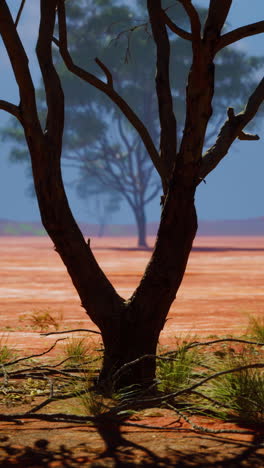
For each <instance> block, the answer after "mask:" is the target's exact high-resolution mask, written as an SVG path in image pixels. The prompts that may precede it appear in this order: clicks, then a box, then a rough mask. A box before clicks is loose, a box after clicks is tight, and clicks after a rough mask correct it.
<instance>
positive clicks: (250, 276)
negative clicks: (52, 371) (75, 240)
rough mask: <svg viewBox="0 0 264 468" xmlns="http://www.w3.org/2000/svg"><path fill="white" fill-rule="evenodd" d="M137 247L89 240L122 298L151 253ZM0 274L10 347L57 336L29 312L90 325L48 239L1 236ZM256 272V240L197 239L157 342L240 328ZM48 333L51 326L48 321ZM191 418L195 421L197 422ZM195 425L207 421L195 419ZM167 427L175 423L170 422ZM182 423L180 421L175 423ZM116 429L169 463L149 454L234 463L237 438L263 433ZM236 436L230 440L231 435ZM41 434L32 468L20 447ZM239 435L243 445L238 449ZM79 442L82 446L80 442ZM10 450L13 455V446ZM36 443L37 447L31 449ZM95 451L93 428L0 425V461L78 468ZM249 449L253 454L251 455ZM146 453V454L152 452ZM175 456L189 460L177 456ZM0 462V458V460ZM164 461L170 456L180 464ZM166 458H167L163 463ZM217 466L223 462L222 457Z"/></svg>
mask: <svg viewBox="0 0 264 468" xmlns="http://www.w3.org/2000/svg"><path fill="white" fill-rule="evenodd" d="M153 242H154V239H150V241H149V243H150V245H153ZM135 244H136V241H135V239H134V238H104V239H92V241H91V246H92V248H93V251H94V254H95V256H96V258H97V260H98V261H99V264H100V265H101V267H102V268H103V270H104V271H105V272H106V274H107V275H108V277H109V278H110V280H111V281H112V283H113V284H114V286H115V287H116V288H117V290H118V292H119V294H121V295H122V296H123V297H125V298H128V297H129V296H130V295H131V293H132V292H133V290H134V288H135V287H136V286H137V284H138V282H139V280H140V277H141V275H142V273H143V271H144V268H145V266H146V264H147V261H148V259H149V257H150V254H151V252H150V251H142V250H137V249H136V248H135ZM0 276H1V283H0V297H1V300H0V314H1V321H2V330H3V333H2V338H1V340H2V342H3V343H5V342H6V343H7V344H9V345H11V346H13V347H15V349H16V350H17V351H19V352H21V353H22V352H23V355H26V354H31V353H32V352H41V351H43V350H45V349H47V348H48V347H49V346H51V345H52V344H53V343H54V340H55V338H54V336H49V337H41V338H40V337H39V331H40V330H39V329H36V330H34V329H32V327H31V326H30V322H29V320H28V318H27V317H28V316H30V315H31V314H35V315H37V314H38V313H39V312H43V311H48V312H50V313H51V315H53V316H54V317H57V320H58V322H59V324H60V330H64V329H72V328H90V329H94V330H96V327H95V325H93V323H92V322H91V321H90V320H89V318H88V317H87V316H86V314H85V312H84V310H83V309H82V308H81V307H80V300H79V298H78V296H77V294H76V292H75V290H74V288H73V286H72V283H71V281H70V279H69V277H68V275H67V272H66V270H65V267H64V265H63V264H62V262H61V260H60V258H59V256H58V255H57V254H56V253H55V251H54V250H53V246H52V244H51V242H50V240H49V239H48V238H33V237H31V238H29V237H28V238H26V237H25V238H14V237H12V238H8V237H1V238H0ZM263 279H264V238H261V237H239V238H238V237H221V238H220V237H200V238H197V239H196V241H195V244H194V249H193V252H192V254H191V257H190V260H189V264H188V268H187V272H186V275H185V278H184V281H183V284H182V286H181V288H180V291H179V293H178V295H177V299H176V301H175V302H174V303H173V305H172V307H171V311H170V313H169V316H168V321H167V323H166V327H165V329H164V331H163V332H162V334H161V338H160V343H161V344H162V345H170V346H173V344H174V342H175V337H179V336H180V337H183V336H186V335H188V334H189V335H194V334H197V335H200V336H208V335H226V334H241V333H242V332H243V331H245V330H246V327H247V323H248V316H249V315H259V316H260V315H262V314H263V310H264V307H263V306H264V290H263ZM25 316H26V318H25ZM50 331H53V329H52V328H51V329H50ZM64 336H65V335H64ZM91 340H93V341H94V342H97V341H98V337H97V335H92V336H91ZM99 341H100V339H99ZM61 346H62V345H61V342H60V343H58V345H57V347H56V349H57V351H56V350H54V351H53V353H55V352H58V351H59V352H60V350H61ZM173 421H175V415H172V414H169V413H167V414H166V412H165V413H164V411H163V413H161V414H160V416H159V415H156V417H151V416H147V417H146V416H143V417H142V420H140V421H138V422H139V423H146V424H151V425H162V426H163V425H166V424H170V423H172V422H173ZM194 422H197V423H198V424H201V420H200V419H198V420H197V421H195V420H194ZM181 423H182V421H181ZM202 423H203V424H204V423H205V422H204V421H202ZM175 425H176V426H177V423H175ZM186 426H187V425H186V424H185V423H183V426H182V428H183V429H184V428H185V427H186ZM206 426H207V427H209V428H213V429H218V428H219V427H223V424H220V425H219V422H216V421H207V422H206ZM224 427H225V428H227V429H228V428H230V427H235V426H233V425H227V424H225V425H224ZM124 430H125V432H124V434H125V437H126V438H128V439H129V440H132V441H133V443H137V444H140V446H141V447H147V448H148V450H151V451H153V452H155V453H156V452H157V448H158V447H159V450H158V454H159V457H160V456H162V457H163V456H165V455H166V456H168V453H169V458H168V460H169V461H168V463H167V465H166V463H165V462H163V461H162V460H161V459H157V460H156V461H154V464H153V465H151V466H205V465H204V464H203V462H204V463H205V462H206V463H208V464H207V465H206V466H213V465H211V464H210V463H211V462H212V463H213V462H215V461H216V460H220V461H223V460H224V459H225V457H227V459H230V464H228V462H227V464H226V465H225V466H230V467H231V466H242V465H240V464H239V460H240V459H243V451H244V452H245V457H247V456H248V453H249V452H250V450H249V449H248V448H247V445H244V446H243V443H244V444H247V443H248V442H250V441H254V438H255V440H257V439H258V438H259V437H262V436H259V435H257V436H256V435H246V436H236V437H235V436H230V435H229V436H225V439H224V440H223V439H222V438H221V437H213V438H212V437H209V436H203V437H202V438H201V436H199V435H194V434H192V435H190V433H187V434H185V433H182V432H181V433H166V432H163V431H161V432H157V431H144V430H142V429H141V430H140V431H139V430H137V429H135V430H133V429H132V428H131V429H129V430H128V429H126V428H124ZM6 436H7V438H6ZM87 437H88V439H87ZM234 437H235V439H236V441H237V442H236V441H235V442H232V440H233V439H234ZM43 438H45V439H49V444H50V445H49V446H48V448H46V449H45V450H46V452H45V450H44V449H43V450H44V451H43V450H42V449H39V448H38V447H37V446H36V447H35V448H33V449H32V450H33V451H32V450H31V449H30V450H31V452H30V454H31V455H30V457H31V458H32V457H33V458H34V456H36V457H37V460H42V458H41V457H42V455H43V460H42V461H43V465H41V464H38V463H37V462H36V463H35V464H34V465H31V463H29V462H28V461H26V462H25V461H23V460H28V459H27V458H25V457H26V456H27V453H28V452H27V449H25V446H29V445H30V446H31V447H32V444H33V445H34V443H33V442H34V441H35V440H37V439H43ZM261 440H262V439H261ZM238 441H240V442H239V443H240V444H242V445H240V446H238ZM86 443H88V445H87V447H86V448H85V449H84V444H86ZM12 444H13V445H14V444H18V445H16V447H17V448H15V449H14V456H13V455H12V453H11V455H9V454H7V452H6V450H7V449H6V448H3V449H1V447H7V446H9V445H12ZM19 444H20V445H19ZM21 444H22V445H21ZM60 444H66V445H67V447H68V448H69V449H70V450H72V456H73V458H72V459H71V455H70V452H69V455H68V460H67V462H68V463H71V464H70V465H66V464H65V465H64V464H63V463H64V462H63V461H62V462H58V460H62V459H63V457H62V456H61V458H60V455H58V453H57V452H56V450H58V447H59V445H60ZM82 444H83V445H82ZM223 446H224V447H225V448H224V453H223V452H222V447H223ZM175 447H176V448H177V449H176V448H175ZM10 450H11V452H12V449H10ZM41 450H42V452H43V453H42V452H41V453H40V452H39V451H41ZM48 450H51V452H52V456H51V458H50V460H51V462H50V463H49V464H48V465H47V463H46V461H45V460H46V459H47V456H48V455H47V453H48ZM54 450H55V452H56V453H57V455H56V453H55V452H54ZM102 450H103V444H102V441H101V440H100V438H99V436H98V434H97V433H96V432H95V431H93V430H92V429H88V428H87V427H84V426H81V425H80V426H76V425H68V424H59V425H58V424H56V423H45V422H40V421H27V422H25V424H24V425H23V426H14V425H13V424H12V423H2V424H1V426H0V466H5V467H6V466H14V465H15V466H21V467H22V466H54V467H55V466H79V465H80V464H83V466H90V462H91V460H94V459H95V458H96V457H97V456H98V454H99V453H101V452H102ZM139 450H142V449H139ZM263 451H264V450H263V449H259V448H257V446H256V450H255V451H254V450H251V452H250V453H251V455H252V456H253V458H254V456H256V457H257V458H256V463H257V464H256V465H254V464H252V465H247V464H246V463H245V464H243V466H262V465H261V462H260V461H259V460H260V459H261V458H259V457H261V456H263ZM143 452H144V450H143ZM143 452H142V453H143ZM178 452H179V453H178ZM187 452H188V453H187ZM255 452H256V453H257V452H258V453H257V455H256V453H255ZM54 453H55V455H54ZM135 453H136V454H134V455H135V457H134V458H133V461H136V462H137V458H136V457H137V456H139V455H137V453H138V452H137V451H136V452H135ZM142 453H141V455H142ZM32 454H33V455H34V456H33V455H32ZM188 454H189V455H188ZM261 454H262V455H261ZM141 455H140V456H141ZM143 455H144V453H143ZM143 455H142V456H143ZM251 455H250V456H251ZM144 456H145V455H144ZM146 456H147V457H148V458H149V456H150V455H149V454H147V455H146ZM183 456H184V457H187V458H184V459H183V458H181V457H183ZM189 456H190V458H188V457H189ZM199 456H200V458H199ZM12 457H13V458H12ZM23 457H24V458H23ZM45 457H46V458H45ZM78 457H79V458H78ZM82 457H83V458H82ZM85 457H86V458H85ZM122 457H123V455H122V456H121V458H120V460H121V461H122V460H123V458H122ZM197 457H198V458H197ZM228 457H229V458H228ZM236 457H238V458H237V459H236ZM239 457H240V458H239ZM241 457H242V458H241ZM33 458H32V460H33ZM66 458H67V457H66ZM143 458H144V457H143ZM143 458H142V457H141V458H138V460H141V461H138V463H139V466H142V463H143V461H142V460H143ZM245 459H246V458H245ZM1 460H4V461H3V464H1ZM21 460H22V461H21ZM63 460H64V459H63ZM78 460H79V461H78ZM160 460H161V461H160ZM172 460H178V462H177V463H179V465H176V461H172ZM180 460H182V461H180ZM104 461H105V459H104ZM112 461H113V460H112ZM220 461H219V464H217V466H218V467H220V466H222V465H221V464H220ZM169 462H170V463H172V465H169ZM27 463H28V464H27ZM39 463H40V462H39ZM60 463H61V464H60ZM96 463H99V462H98V461H97V462H96ZM107 463H108V462H107ZM113 463H115V462H113ZM124 463H125V464H124V466H127V465H126V462H124ZM159 463H161V464H160V465H159ZM162 463H165V464H162ZM174 463H175V464H174ZM183 463H185V464H183ZM188 463H190V464H188ZM195 463H196V465H195ZM199 463H201V465H199ZM223 463H226V462H224V461H223ZM232 463H235V464H234V465H233V464H232ZM94 466H95V465H94ZM96 466H117V465H115V464H113V465H112V464H111V460H110V461H109V464H106V465H104V464H102V465H100V463H99V464H96ZM120 466H122V465H120ZM133 466H134V465H133ZM223 466H224V465H223ZM263 466H264V461H263Z"/></svg>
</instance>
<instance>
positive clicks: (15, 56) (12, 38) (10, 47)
mask: <svg viewBox="0 0 264 468" xmlns="http://www.w3.org/2000/svg"><path fill="white" fill-rule="evenodd" d="M0 34H1V36H2V40H3V42H4V44H5V48H6V51H7V53H8V56H9V60H10V63H11V65H12V69H13V72H14V75H15V78H16V82H17V84H18V86H19V94H20V112H21V116H22V118H21V120H20V121H21V123H22V124H23V126H24V129H25V133H26V136H27V138H30V136H31V135H33V134H34V135H35V136H36V139H37V140H38V143H40V142H41V139H42V136H43V132H42V129H41V125H40V122H39V118H38V113H37V106H36V99H35V89H34V85H33V81H32V78H31V74H30V70H29V66H28V57H27V54H26V52H25V50H24V48H23V45H22V43H21V40H20V38H19V35H18V33H17V29H16V27H15V24H14V21H13V18H12V15H11V13H10V10H9V8H8V6H7V3H6V1H1V2H0ZM3 105H5V106H6V104H5V101H2V106H3ZM4 110H7V111H8V109H7V108H5V109H4ZM9 110H12V111H13V110H14V111H16V109H15V108H12V109H11V108H10V107H9ZM22 120H23V122H22Z"/></svg>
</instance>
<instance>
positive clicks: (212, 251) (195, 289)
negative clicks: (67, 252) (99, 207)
mask: <svg viewBox="0 0 264 468" xmlns="http://www.w3.org/2000/svg"><path fill="white" fill-rule="evenodd" d="M135 243H136V242H135V239H134V238H104V239H96V238H95V239H92V242H91V245H92V248H93V251H94V254H95V256H96V258H97V260H98V261H99V264H100V265H101V267H102V268H103V270H104V271H105V272H106V274H107V275H108V277H109V278H110V280H111V281H112V283H113V284H114V286H115V287H116V288H117V290H118V292H119V294H121V295H122V296H123V297H125V298H128V297H129V296H130V295H131V293H132V292H133V290H134V288H135V287H136V286H137V284H138V282H139V281H140V278H141V275H142V273H143V271H144V268H145V266H146V264H147V261H148V259H149V257H150V254H151V252H150V251H142V250H137V249H135V248H134V246H135ZM150 245H153V239H150ZM0 276H1V278H2V280H1V284H0V297H1V300H0V314H1V322H2V330H3V331H4V332H5V333H4V335H5V336H6V337H7V339H8V343H10V344H12V343H15V344H16V347H17V349H18V350H19V349H23V350H25V349H27V348H28V349H29V350H30V351H32V350H34V351H35V350H36V349H44V348H45V347H47V346H49V345H50V344H51V343H53V341H54V337H53V336H52V337H45V338H44V337H42V338H41V340H40V338H39V333H38V332H39V330H34V329H32V327H31V328H30V327H29V325H30V322H29V321H28V320H27V319H25V316H26V317H28V316H30V315H31V314H38V313H39V312H43V311H45V310H47V311H49V312H50V313H51V314H52V315H54V317H57V319H58V321H59V323H60V324H61V327H60V329H65V328H66V329H71V328H80V327H85V328H91V329H94V330H95V329H96V327H95V325H93V323H92V322H91V321H90V319H89V318H88V317H87V316H86V314H85V312H84V310H83V309H82V308H81V306H80V300H79V298H78V295H77V293H76V292H75V289H74V288H73V285H72V283H71V281H70V279H69V277H68V275H67V272H66V269H65V267H64V265H63V264H62V262H61V260H60V258H59V256H58V254H57V253H56V252H55V251H54V250H53V246H52V244H51V241H50V240H49V239H48V238H36V237H35V238H34V237H31V238H26V237H25V238H14V237H12V238H11V237H10V238H8V237H1V238H0ZM263 280H264V238H262V237H240V238H237V237H222V238H218V237H200V238H197V240H196V241H195V244H194V249H193V252H192V254H191V257H190V260H189V264H188V267H187V272H186V275H185V278H184V281H183V283H182V285H181V288H180V290H179V292H178V295H177V299H176V301H175V302H174V303H173V305H172V307H171V310H170V313H169V315H168V321H167V324H166V326H165V328H164V330H163V332H162V334H161V338H160V342H161V344H173V343H174V340H175V337H176V336H184V335H185V336H186V335H188V334H189V335H190V334H191V335H193V334H199V335H204V336H206V335H207V336H208V335H215V334H240V333H242V332H243V331H244V330H245V329H246V326H247V323H248V316H249V315H261V314H262V313H263V310H264V307H263V306H264V289H263ZM95 336H96V335H95Z"/></svg>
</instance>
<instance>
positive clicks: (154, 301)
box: [0, 0, 264, 385]
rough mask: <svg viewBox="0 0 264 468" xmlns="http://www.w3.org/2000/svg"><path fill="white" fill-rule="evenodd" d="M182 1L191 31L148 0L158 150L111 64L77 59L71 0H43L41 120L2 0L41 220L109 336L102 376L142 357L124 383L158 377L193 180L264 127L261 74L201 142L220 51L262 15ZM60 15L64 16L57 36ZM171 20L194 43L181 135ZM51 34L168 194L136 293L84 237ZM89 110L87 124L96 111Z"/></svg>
mask: <svg viewBox="0 0 264 468" xmlns="http://www.w3.org/2000/svg"><path fill="white" fill-rule="evenodd" d="M181 4H182V5H183V7H184V9H185V12H186V15H187V17H188V18H189V21H190V25H191V31H190V32H189V31H187V30H186V29H184V28H183V27H182V25H181V24H179V23H178V24H177V23H175V22H174V21H172V20H171V18H169V16H168V15H167V13H166V12H165V11H164V10H163V9H162V4H161V1H160V0H155V2H153V1H152V0H148V1H147V6H146V13H148V15H149V21H150V24H151V29H152V34H153V40H154V43H155V47H156V53H155V58H156V68H157V71H156V76H155V78H154V76H153V75H150V77H149V78H151V77H152V79H153V80H154V79H155V83H156V95H157V102H158V118H159V122H160V132H159V151H158V150H157V148H156V145H155V143H154V141H153V139H152V137H151V134H150V132H149V131H148V129H147V127H146V126H145V124H144V123H143V122H142V120H141V119H140V118H139V116H138V115H137V114H136V112H135V111H134V110H133V109H132V107H131V106H130V105H129V103H128V102H126V100H125V99H123V97H122V96H121V95H120V94H119V93H118V92H117V90H116V88H115V81H114V78H113V76H112V74H111V71H110V69H109V68H108V67H107V66H106V65H105V64H103V63H102V62H101V61H97V64H98V65H99V67H100V68H101V70H102V71H103V72H104V74H105V78H104V80H102V79H100V78H98V77H97V76H96V75H95V74H93V73H91V72H90V71H88V70H86V69H85V68H84V67H82V66H79V65H78V64H76V63H75V62H74V60H73V58H72V57H71V54H70V52H69V49H68V40H67V24H66V13H65V2H64V0H40V14H41V19H40V28H39V35H38V40H37V47H36V52H37V57H38V61H39V65H40V70H41V73H42V77H43V82H44V87H45V96H46V104H47V113H46V119H45V125H44V128H42V126H41V122H40V118H39V114H38V110H37V105H36V98H35V89H34V85H33V82H32V78H31V74H30V70H29V67H28V58H27V55H26V53H25V51H24V49H23V46H22V43H21V41H20V38H19V35H18V31H17V27H16V26H17V20H16V19H14V18H13V17H12V15H11V13H10V11H9V8H8V5H7V2H6V1H5V0H2V1H1V2H0V33H1V36H2V39H3V43H4V45H5V48H6V50H7V53H8V56H9V60H10V63H11V65H12V68H13V71H14V75H15V78H16V82H17V84H18V87H19V94H20V102H19V104H13V103H11V102H8V101H5V100H1V101H0V108H1V109H3V110H5V111H6V112H9V113H10V114H12V115H13V116H14V117H16V119H17V120H18V121H19V122H20V123H21V125H22V127H23V130H24V134H25V139H26V141H27V144H28V148H29V152H30V156H31V162H32V173H33V177H34V184H35V190H36V194H37V198H38V203H39V208H40V213H41V218H42V222H43V225H44V227H45V229H46V230H47V232H48V234H49V236H50V237H51V239H52V241H53V242H54V245H55V248H56V250H57V252H58V253H59V255H60V257H61V259H62V260H63V262H64V264H65V266H66V268H67V271H68V273H69V275H70V277H71V279H72V281H73V284H74V286H75V288H76V290H77V292H78V294H79V296H80V299H81V303H82V306H83V307H84V309H85V310H86V311H87V313H88V315H89V316H90V318H91V319H92V320H93V321H94V323H95V324H96V325H97V326H98V327H99V329H100V331H101V334H102V339H103V343H104V359H103V366H102V370H101V374H100V382H101V383H104V382H105V380H107V379H109V378H111V376H113V373H115V370H116V369H120V367H121V366H123V364H125V363H128V362H131V361H135V363H134V365H133V366H130V367H129V368H127V372H123V373H120V374H119V381H118V385H132V384H137V385H148V384H149V383H150V382H153V379H155V360H154V359H152V358H148V359H146V357H144V356H147V355H153V354H155V353H156V347H157V343H158V338H159V335H160V332H161V330H162V328H163V326H164V324H165V321H166V317H167V314H168V312H169V309H170V306H171V303H172V302H173V300H174V299H175V296H176V293H177V291H178V288H179V286H180V284H181V281H182V278H183V275H184V272H185V268H186V264H187V261H188V257H189V254H190V251H191V248H192V243H193V239H194V237H195V234H196V230H197V217H196V210H195V200H194V199H195V191H196V188H197V186H198V185H199V184H200V183H201V181H202V180H203V179H204V178H205V177H206V176H207V174H209V173H210V172H211V171H212V170H213V169H215V168H216V166H217V165H218V163H219V162H220V161H221V160H222V159H223V158H224V157H225V156H226V154H227V153H228V151H229V148H230V147H231V145H232V143H233V142H234V140H235V139H236V138H239V139H240V140H256V139H259V137H258V136H257V135H253V134H249V133H246V132H245V131H244V128H245V127H246V125H247V124H248V123H249V122H250V121H251V120H252V119H253V118H254V116H255V115H256V113H257V111H258V109H259V107H260V105H261V104H262V102H263V100H264V78H262V79H261V80H260V82H259V84H258V85H257V86H256V88H255V89H254V90H253V91H252V92H251V94H250V95H249V96H248V98H245V107H244V109H243V110H242V111H241V112H238V113H237V111H235V109H234V108H233V107H229V108H228V110H227V118H226V120H225V122H224V123H223V125H222V127H221V128H220V129H219V132H218V136H217V138H216V141H215V142H214V144H213V145H212V146H211V147H210V148H209V149H208V150H207V151H206V152H205V153H204V152H203V146H204V141H205V136H206V131H207V129H208V127H209V122H210V120H211V118H212V115H213V108H212V103H213V96H214V89H215V73H214V70H215V64H214V60H215V58H216V56H217V54H218V53H219V52H220V50H222V49H224V48H225V47H226V46H228V45H230V44H232V43H234V42H236V41H238V40H240V39H242V38H244V37H247V36H250V35H252V34H258V33H263V32H264V22H263V21H259V22H257V23H255V24H253V25H252V24H250V25H247V26H242V27H241V28H238V29H236V30H234V31H230V32H226V33H222V29H223V26H224V24H225V21H226V18H227V15H228V12H229V10H230V7H231V5H232V0H222V1H221V2H219V1H218V0H210V4H209V7H208V14H207V18H206V21H205V23H204V25H202V24H201V20H200V17H199V15H198V12H197V10H196V8H195V7H194V5H193V4H192V2H191V1H190V0H181ZM56 18H58V26H59V27H58V35H57V37H56V35H55V34H56V32H55V22H56ZM167 28H169V30H171V31H173V34H176V35H179V36H180V37H181V38H183V39H184V40H186V41H188V42H190V43H191V46H192V63H191V66H190V72H189V75H188V79H187V87H186V112H185V122H184V129H183V135H182V137H181V138H180V139H179V138H178V135H177V120H176V115H177V108H176V109H175V111H176V112H175V111H174V108H173V99H172V89H171V86H170V77H169V66H170V61H171V60H172V57H171V51H170V34H169V33H168V29H167ZM53 42H54V43H55V44H56V46H57V47H58V48H59V51H60V54H61V56H62V58H63V60H64V63H65V65H66V67H67V68H68V69H69V71H70V72H71V73H73V74H75V75H76V76H78V77H79V78H80V79H81V80H83V81H84V82H86V83H88V84H90V85H91V86H92V87H95V88H96V89H97V90H100V91H101V92H102V93H104V94H105V95H106V96H108V98H109V100H110V101H112V102H113V103H114V104H115V105H116V106H117V107H118V108H119V110H120V111H121V112H122V113H123V114H124V116H125V117H126V118H127V119H128V121H129V122H130V124H131V125H132V126H133V127H134V128H135V131H137V133H138V135H139V136H140V138H141V140H142V144H143V145H144V147H145V148H146V150H147V151H148V154H149V157H150V159H151V161H152V163H153V165H154V166H155V169H156V171H157V173H158V174H159V177H160V179H161V183H162V187H163V193H164V195H163V206H162V214H161V220H160V226H159V230H158V234H157V239H156V243H155V248H154V251H153V253H152V256H151V259H150V261H149V263H148V265H147V267H146V271H145V273H144V275H143V277H142V279H141V282H140V284H139V286H138V287H137V289H136V290H135V291H134V293H133V294H132V296H131V297H130V299H129V300H125V299H123V298H122V297H120V296H119V295H118V294H117V292H116V291H115V289H114V288H113V286H112V284H111V283H110V281H109V280H108V279H107V277H106V276H105V274H104V273H103V271H102V270H101V269H100V267H99V265H98V263H97V261H96V259H95V257H94V255H93V253H92V250H91V246H90V242H88V244H87V243H86V242H85V239H84V238H83V236H82V234H81V232H80V230H79V228H78V226H77V224H76V222H75V220H74V218H73V215H72V213H71V210H70V207H69V204H68V201H67V197H66V193H65V189H64V185H63V180H62V175H61V153H62V139H63V132H64V95H63V90H62V86H61V80H60V77H59V74H58V72H57V71H56V68H55V66H54V62H53V55H52V43H53ZM150 72H151V71H150ZM216 89H217V87H216ZM85 117H86V122H87V125H89V115H85ZM178 140H179V141H178Z"/></svg>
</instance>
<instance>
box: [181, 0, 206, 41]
mask: <svg viewBox="0 0 264 468" xmlns="http://www.w3.org/2000/svg"><path fill="white" fill-rule="evenodd" d="M179 1H180V3H181V4H182V6H183V8H184V9H185V11H186V13H187V15H188V17H189V20H190V24H191V31H192V34H191V38H192V43H193V45H194V44H195V45H196V46H199V44H200V41H201V22H200V18H199V15H198V13H197V10H196V8H195V7H194V6H193V4H192V2H191V0H179Z"/></svg>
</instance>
